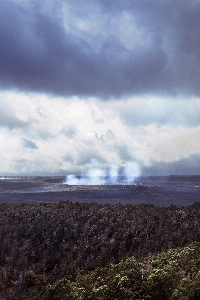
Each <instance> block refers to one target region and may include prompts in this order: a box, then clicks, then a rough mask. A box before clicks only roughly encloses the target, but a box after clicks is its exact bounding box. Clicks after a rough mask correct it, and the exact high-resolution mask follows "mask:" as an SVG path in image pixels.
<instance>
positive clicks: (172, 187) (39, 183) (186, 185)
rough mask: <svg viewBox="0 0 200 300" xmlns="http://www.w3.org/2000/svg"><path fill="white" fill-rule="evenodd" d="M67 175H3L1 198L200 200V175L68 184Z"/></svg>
mask: <svg viewBox="0 0 200 300" xmlns="http://www.w3.org/2000/svg"><path fill="white" fill-rule="evenodd" d="M64 182H65V177H61V176H55V177H29V176H24V177H22V176H21V177H9V176H6V177H0V202H4V203H38V204H39V203H55V202H59V201H71V202H88V203H90V202H95V203H99V204H118V203H121V204H132V205H138V204H153V205H156V206H170V205H178V206H186V205H191V204H193V203H194V202H198V201H200V176H152V177H140V178H139V179H138V180H137V182H135V184H126V183H124V182H123V183H119V184H117V185H67V184H65V183H64Z"/></svg>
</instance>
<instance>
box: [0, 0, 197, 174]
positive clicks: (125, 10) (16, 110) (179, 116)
mask: <svg viewBox="0 0 200 300" xmlns="http://www.w3.org/2000/svg"><path fill="white" fill-rule="evenodd" d="M199 11H200V2H199V1H197V0H191V1H188V0H177V1H174V0H163V1H160V0H151V1H150V0H149V1H147V0H123V1H122V0H109V1H108V0H92V1H91V0H85V1H82V0H76V1H69V0H65V1H63V0H62V1H61V0H44V1H39V0H31V1H24V0H1V1H0V40H1V43H0V174H1V175H8V174H11V175H12V174H27V175H28V174H35V175H37V174H47V175H51V174H54V175H59V174H62V175H67V174H70V173H74V174H80V173H85V172H86V173H87V172H88V170H89V168H90V165H91V161H95V162H96V163H97V165H98V166H102V167H100V170H102V169H103V170H108V168H109V166H110V170H111V171H112V170H125V169H126V166H129V165H131V164H136V165H137V166H140V168H141V172H142V174H164V175H166V174H192V173H194V174H200V169H199V167H198V166H199V162H200V140H199V136H200V69H199V65H200V35H199V28H200V18H199ZM106 172H107V171H106Z"/></svg>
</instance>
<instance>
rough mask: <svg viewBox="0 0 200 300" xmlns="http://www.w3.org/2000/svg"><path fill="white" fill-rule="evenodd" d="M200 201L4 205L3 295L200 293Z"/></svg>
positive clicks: (0, 234) (0, 233)
mask: <svg viewBox="0 0 200 300" xmlns="http://www.w3.org/2000/svg"><path fill="white" fill-rule="evenodd" d="M198 242H200V203H195V204H194V205H192V206H187V207H176V206H171V207H162V208H161V207H155V206H153V205H140V206H131V205H121V204H118V205H99V204H95V203H71V202H60V203H57V204H41V205H36V204H35V205H33V204H18V205H14V204H5V203H2V204H0V295H1V297H2V299H28V298H29V299H30V300H36V299H41V300H42V299H45V300H46V299H77V300H78V299H85V300H86V299H113V300H114V299H115V300H117V299H118V300H119V299H141V300H142V299H145V300H146V299H166V300H167V299H171V300H175V299H182V300H183V299H185V300H186V299H196V300H197V299H200V291H199V289H198V286H200V272H199V270H200V250H199V249H200V244H199V243H198Z"/></svg>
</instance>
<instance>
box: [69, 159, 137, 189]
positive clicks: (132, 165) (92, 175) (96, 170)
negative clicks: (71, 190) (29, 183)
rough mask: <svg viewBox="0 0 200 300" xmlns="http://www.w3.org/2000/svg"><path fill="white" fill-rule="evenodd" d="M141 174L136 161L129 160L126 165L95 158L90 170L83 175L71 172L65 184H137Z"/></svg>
mask: <svg viewBox="0 0 200 300" xmlns="http://www.w3.org/2000/svg"><path fill="white" fill-rule="evenodd" d="M140 175H141V170H140V167H139V165H138V164H137V163H136V162H128V163H126V164H125V165H124V166H122V167H119V166H117V165H108V166H107V165H105V164H103V163H100V162H98V161H97V160H95V159H92V160H91V161H90V164H89V167H88V170H87V171H86V172H83V173H82V174H81V176H76V175H74V174H70V175H68V176H66V180H65V182H64V184H68V185H115V184H120V185H127V184H135V182H136V179H137V178H138V177H139V176H140Z"/></svg>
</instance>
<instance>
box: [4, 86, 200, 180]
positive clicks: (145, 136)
mask: <svg viewBox="0 0 200 300" xmlns="http://www.w3.org/2000/svg"><path fill="white" fill-rule="evenodd" d="M0 97H1V99H4V100H6V101H3V100H2V101H1V102H0V114H1V115H2V117H3V116H4V112H5V118H4V119H3V118H2V119H1V123H0V145H1V146H0V166H1V170H0V174H1V175H8V174H11V175H14V174H18V175H19V174H23V175H24V174H28V175H30V174H54V175H67V174H74V176H75V177H72V179H73V178H75V179H76V178H78V177H76V176H77V175H78V174H86V173H87V172H88V170H90V169H93V168H90V165H91V163H90V162H91V159H94V161H98V162H99V166H97V168H96V169H97V170H99V172H100V173H102V176H103V177H101V180H102V178H103V180H105V179H106V180H107V177H108V178H110V179H109V181H110V182H111V183H113V184H114V183H115V174H122V173H123V172H124V173H123V175H124V176H125V175H126V176H128V174H130V176H131V173H133V174H135V173H137V172H136V171H134V172H132V171H130V172H129V171H128V170H129V167H128V166H130V165H131V163H132V162H133V163H135V164H136V165H137V166H138V167H139V169H141V172H142V174H143V173H148V172H150V171H151V173H154V171H155V172H160V173H165V170H170V169H171V170H172V171H173V172H175V171H176V170H177V169H178V166H180V170H182V173H183V174H187V169H188V170H190V167H189V162H190V160H191V165H194V162H195V158H198V156H200V140H199V135H200V121H198V120H200V118H198V115H199V116H200V100H199V99H198V98H191V99H190V100H188V101H187V102H186V101H185V100H180V99H179V100H177V101H176V102H175V103H176V105H177V106H176V105H175V106H174V107H175V108H176V110H175V111H174V116H175V118H174V120H173V118H172V117H171V114H172V108H169V109H167V105H168V104H169V107H172V101H173V99H169V98H166V99H164V98H163V99H162V107H163V109H164V108H166V109H165V113H164V112H163V111H162V113H160V109H158V110H157V112H156V104H157V103H160V102H158V100H157V99H152V98H151V97H147V98H146V99H145V98H144V99H141V98H137V97H136V98H130V99H129V100H127V101H126V102H124V101H123V100H119V99H118V101H114V100H113V101H106V102H102V101H100V100H97V99H86V100H83V99H82V100H81V99H78V98H73V99H69V100H68V101H67V102H66V99H63V98H61V97H60V98H58V97H55V98H54V97H47V96H45V95H41V94H40V95H33V94H32V95H30V94H23V93H20V94H18V93H10V92H4V93H1V94H0ZM33 98H34V99H33ZM13 99H15V101H14V103H13ZM160 101H161V100H160ZM177 103H179V105H180V107H181V108H180V114H179V110H178V104H177ZM153 104H155V105H153ZM142 107H145V109H144V115H143V113H142ZM159 108H160V107H159ZM8 111H10V112H11V114H10V116H9V114H6V112H8ZM153 112H154V118H153V119H152V117H151V116H152V113H153ZM189 116H190V117H189ZM192 116H196V117H195V119H196V120H195V122H194V121H192V120H191V119H192ZM136 117H138V118H140V122H139V121H135V118H136ZM163 117H164V120H162V118H163ZM167 118H168V119H169V121H168V122H167V121H166V120H167ZM10 124H12V126H10ZM20 124H22V125H21V126H20ZM198 161H199V160H198V159H197V167H195V168H196V169H195V170H196V171H195V172H197V169H198ZM185 162H187V163H185ZM181 165H182V167H181ZM133 166H134V164H133ZM159 166H163V169H162V168H161V167H159ZM164 166H165V168H164ZM168 166H170V169H169V168H168ZM164 169H165V170H164ZM122 170H124V171H123V172H122ZM156 170H157V171H156ZM177 172H178V171H177ZM104 174H105V176H107V177H105V176H104ZM97 175H98V174H97ZM88 176H89V175H88ZM99 176H100V175H99ZM116 176H117V175H116ZM96 177H97V179H98V176H96ZM104 177H105V178H104ZM68 179H69V178H68Z"/></svg>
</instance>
